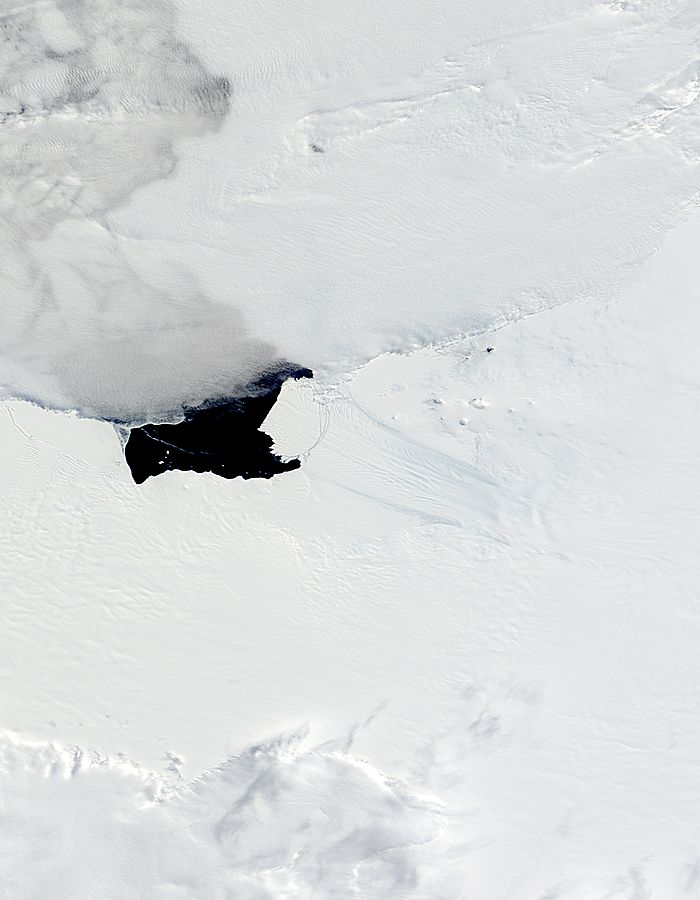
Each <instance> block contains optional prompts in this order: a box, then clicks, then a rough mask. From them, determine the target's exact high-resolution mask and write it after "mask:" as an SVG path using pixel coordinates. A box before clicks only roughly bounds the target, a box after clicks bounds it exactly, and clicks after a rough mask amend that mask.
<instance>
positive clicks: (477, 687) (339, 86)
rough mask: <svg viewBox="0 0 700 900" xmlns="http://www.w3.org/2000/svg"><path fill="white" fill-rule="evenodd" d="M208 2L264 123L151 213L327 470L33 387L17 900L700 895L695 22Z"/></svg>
mask: <svg viewBox="0 0 700 900" xmlns="http://www.w3.org/2000/svg"><path fill="white" fill-rule="evenodd" d="M183 12H186V15H183V17H182V18H181V21H180V28H181V30H182V33H183V34H187V35H188V36H189V39H190V40H191V41H192V44H193V47H194V49H195V50H196V52H197V53H198V54H199V55H200V56H201V57H202V58H203V59H205V61H206V63H207V65H208V66H209V67H210V68H212V70H216V71H218V70H223V69H226V70H227V71H228V74H229V76H230V77H232V78H233V84H234V97H235V98H236V99H235V104H234V108H233V112H232V114H231V115H230V116H229V117H228V118H227V119H226V120H225V122H224V123H223V125H222V128H221V129H220V130H219V131H218V132H216V133H213V134H208V135H204V136H202V137H200V138H197V139H192V140H191V141H190V142H189V143H188V145H187V147H186V148H183V149H181V153H182V156H181V161H180V164H179V167H178V170H177V173H176V175H175V177H173V178H169V179H166V180H164V181H162V182H158V183H154V184H151V185H149V186H147V187H145V188H143V189H142V191H141V192H138V193H137V194H135V195H134V197H132V199H131V200H130V201H129V203H128V204H126V205H125V206H124V207H122V208H120V209H118V210H115V211H113V212H110V213H109V221H110V227H112V228H114V229H115V232H119V233H122V234H123V235H124V238H123V239H124V241H126V242H133V246H134V248H138V249H134V250H133V253H134V258H136V257H138V255H139V254H143V259H144V260H146V262H144V263H143V265H144V266H145V267H150V268H149V272H150V275H149V277H153V278H155V279H156V281H157V279H158V277H159V275H158V271H159V268H158V267H159V266H160V265H163V266H165V265H166V264H167V260H168V259H169V258H170V256H172V254H173V253H175V252H176V250H177V253H178V254H180V257H181V260H184V262H183V265H185V264H186V266H187V267H189V268H190V269H191V271H192V272H194V273H196V277H197V279H199V280H200V285H201V286H202V290H203V291H204V292H205V294H206V295H207V296H212V297H216V299H217V300H220V301H221V302H224V300H225V298H224V294H226V296H227V297H228V298H229V299H231V298H233V297H234V296H235V303H232V305H234V306H237V308H239V311H240V310H244V315H245V317H246V320H247V323H248V327H249V330H250V334H251V335H252V336H253V338H258V337H261V336H266V337H268V338H269V339H271V340H272V341H273V343H275V345H276V346H277V347H279V348H281V349H283V350H284V353H285V354H286V355H289V356H296V357H297V361H298V362H300V363H302V364H320V365H321V369H322V371H321V372H320V377H319V379H318V381H317V382H315V383H311V384H309V383H306V382H298V383H293V384H289V385H287V386H286V387H285V388H284V390H283V394H282V397H281V399H280V401H279V403H278V404H277V406H276V407H275V408H274V409H273V412H272V414H271V415H270V417H269V419H268V421H267V422H266V424H265V429H266V430H267V431H268V432H269V433H270V434H272V435H273V436H274V438H275V441H276V446H277V449H278V451H279V452H280V453H283V454H287V455H290V456H293V455H299V454H301V455H302V458H303V466H302V468H301V469H300V470H298V471H296V472H292V473H288V474H286V475H284V476H281V477H278V478H275V479H274V480H272V481H270V482H262V481H253V482H243V481H240V480H234V481H230V482H227V481H224V480H221V479H218V478H216V477H215V476H207V475H195V474H192V473H181V472H169V473H166V474H164V475H162V476H160V477H158V478H156V479H151V480H149V481H147V482H146V483H145V484H143V485H141V486H136V485H134V484H133V483H132V482H131V480H130V478H129V474H128V470H127V469H126V466H125V464H124V461H123V456H122V453H121V448H120V445H119V440H118V437H117V435H116V433H115V431H114V430H113V429H112V428H111V426H110V425H108V424H106V423H104V422H102V423H101V422H96V421H91V420H87V419H79V418H77V417H75V416H71V415H67V414H65V413H58V412H49V411H46V410H43V409H41V408H39V407H37V406H32V405H30V404H28V403H25V402H19V401H8V402H5V403H4V404H3V405H2V407H1V409H0V446H1V447H2V472H1V473H0V479H1V484H2V491H3V494H2V496H3V502H2V504H0V561H1V562H0V565H1V567H2V573H3V582H2V583H3V588H2V591H3V596H2V607H3V629H2V634H1V636H0V685H1V686H2V688H1V691H0V714H1V716H0V723H1V724H2V727H3V729H4V737H3V742H2V747H0V782H1V784H2V788H1V790H0V798H1V799H0V896H3V897H7V898H8V900H9V898H12V900H19V898H22V900H24V898H38V897H42V898H43V897H58V898H66V900H68V898H71V900H74V898H82V897H85V898H91V900H92V898H95V897H109V898H111V897H115V898H116V897H119V898H132V897H133V898H155V897H170V898H187V900H194V898H197V900H204V898H206V900H209V898H212V900H214V898H216V900H218V898H236V900H238V898H241V900H248V898H251V900H252V898H255V900H259V898H275V900H277V898H292V897H293V898H306V897H314V898H333V900H340V898H345V897H347V898H350V897H362V898H375V897H376V898H377V900H378V898H413V900H416V898H420V900H439V898H440V900H441V898H445V900H453V898H462V897H465V898H471V897H474V898H478V900H506V898H507V900H544V898H547V900H553V898H557V900H559V898H562V900H641V898H647V897H653V898H655V900H656V898H659V900H667V898H669V900H676V898H679V900H680V898H684V897H690V898H693V897H700V876H699V875H698V872H700V845H699V844H698V842H697V841H696V839H695V835H696V833H697V830H698V828H697V826H698V812H697V803H696V800H695V798H696V794H697V789H698V768H697V751H698V742H699V737H700V734H699V731H700V726H699V725H698V704H699V703H700V661H699V659H698V654H697V645H698V637H699V634H698V631H699V629H700V616H699V613H698V597H697V584H698V576H699V575H700V573H699V572H698V568H699V566H698V560H697V552H696V546H697V536H698V533H699V525H700V522H699V521H698V519H699V516H700V495H698V492H697V489H696V484H697V481H698V461H697V459H698V453H697V450H698V436H699V435H698V424H697V423H698V413H700V410H699V409H698V405H699V402H698V397H699V394H698V390H699V388H700V368H699V364H698V361H697V352H696V338H695V336H696V335H697V333H698V325H699V324H700V323H698V315H699V312H698V310H699V309H700V306H699V305H698V288H697V285H698V283H699V280H700V270H699V268H700V263H698V260H697V252H696V247H697V245H698V239H699V238H700V219H698V217H697V214H692V206H693V202H694V201H693V192H694V190H695V189H696V181H695V179H696V178H697V171H698V170H697V165H696V159H697V154H696V144H695V136H696V134H697V126H696V123H695V114H696V111H695V107H694V105H693V104H694V102H695V99H694V98H695V93H696V92H697V62H696V60H695V56H694V54H695V53H696V52H697V48H696V47H695V46H694V42H695V41H696V40H697V32H696V29H697V14H696V13H695V12H694V10H693V8H692V7H690V6H685V5H684V4H680V3H667V4H650V5H642V4H620V5H617V6H595V7H594V6H592V5H587V4H580V6H579V7H577V8H576V9H573V10H570V11H568V12H567V14H566V16H563V15H561V14H560V12H558V11H557V10H554V9H553V8H549V7H548V6H547V5H545V4H540V5H539V6H533V5H532V4H527V5H526V4H521V5H520V6H519V5H517V4H511V5H509V6H508V7H507V8H506V9H501V8H499V9H498V10H497V11H488V10H487V11H481V12H478V11H475V10H473V9H470V8H467V7H459V8H458V9H457V8H455V9H450V10H445V11H444V14H441V15H440V16H436V15H435V13H434V10H433V9H432V8H428V6H427V5H426V6H425V7H421V6H419V5H415V4H414V5H412V6H411V7H410V9H400V10H396V9H393V8H391V7H390V6H389V5H388V4H376V3H375V4H371V5H369V4H368V5H367V6H366V7H362V6H360V7H359V8H356V7H354V6H353V8H352V9H350V8H348V11H347V12H343V11H342V10H334V11H333V16H334V17H335V18H333V20H332V22H331V21H330V19H329V17H330V13H329V12H328V10H327V9H326V10H324V11H323V14H321V12H319V10H317V9H315V8H312V7H308V6H307V7H304V6H302V5H298V6H296V7H295V6H292V5H288V4H285V6H284V9H282V8H281V7H280V8H279V9H277V8H275V7H273V6H271V5H268V6H267V7H266V9H264V10H262V11H261V10H257V12H255V11H253V10H252V8H251V9H250V10H246V8H245V7H242V8H241V9H240V10H237V12H236V15H235V16H234V15H232V14H231V13H230V11H226V14H224V12H223V11H221V13H217V12H216V11H211V10H207V11H206V13H205V12H204V11H202V10H200V11H197V10H195V9H194V8H192V9H189V10H188V11H183ZM254 12H255V15H254ZM283 15H284V16H286V18H285V19H284V27H281V25H280V23H281V21H282V20H281V18H280V17H281V16H283ZM234 47H235V48H238V49H237V55H236V59H235V60H233V48H234ZM232 60H233V61H232ZM694 67H695V68H694ZM489 73H490V74H489ZM474 85H477V86H478V89H477V90H472V87H470V86H474ZM509 110H510V112H508V111H509ZM309 135H313V136H314V139H315V137H316V135H318V136H319V139H322V140H323V141H324V142H325V144H324V146H327V147H328V149H327V151H326V152H325V153H324V154H313V155H310V154H309V152H308V146H307V144H305V143H304V142H305V141H307V139H308V136H309ZM212 160H215V161H216V163H217V166H218V168H216V167H214V166H213V164H212ZM274 160H276V161H277V162H276V163H275V165H274V166H273V165H272V161H274ZM227 165H228V166H229V168H228V169H227ZM457 186H459V187H457ZM375 209H376V212H377V215H376V216H375V215H374V214H373V210H375ZM86 227H87V226H86V224H85V223H84V222H83V223H82V224H81V223H80V222H77V223H76V222H68V223H67V224H66V223H64V224H63V225H61V226H60V228H57V229H56V230H55V231H54V232H53V233H52V236H51V237H49V238H47V239H46V240H47V243H46V245H45V248H44V249H46V248H48V247H49V246H52V247H53V249H54V251H55V252H56V254H57V257H56V258H59V257H60V258H64V259H70V256H69V254H70V253H71V252H73V253H74V254H75V255H76V258H77V257H79V255H80V252H81V247H80V244H79V243H76V242H73V243H72V244H71V246H72V247H73V249H72V250H71V249H70V248H69V246H68V244H67V243H66V242H65V240H66V239H67V238H68V236H69V232H70V230H71V229H73V228H79V229H80V228H82V229H84V228H86ZM666 235H668V236H667V237H666V239H665V242H664V237H665V236H666ZM71 240H72V238H71ZM51 242H53V244H52V243H51ZM662 243H663V246H662V247H661V249H660V250H659V252H658V253H657V254H656V255H654V256H652V257H651V258H648V257H649V254H650V253H651V252H652V250H653V248H654V247H657V246H659V245H660V244H662ZM175 244H177V248H176V249H174V248H175ZM195 245H196V246H197V248H198V250H197V254H196V255H195V253H194V252H192V253H190V250H191V249H192V247H193V246H195ZM129 246H131V244H129ZM207 247H208V248H209V249H207ZM144 248H148V249H144ZM37 252H38V251H37ZM52 252H53V251H52ZM94 252H95V253H96V254H98V256H99V251H98V250H95V251H94ZM124 252H126V253H128V252H130V251H129V250H126V251H124ZM64 253H65V254H68V255H66V256H61V254H64ZM208 254H209V255H208ZM45 259H48V257H45ZM136 264H137V263H136V262H135V263H134V265H136ZM51 271H53V270H51ZM56 271H58V270H56ZM163 271H164V269H163ZM217 292H218V294H217ZM226 302H228V301H226ZM528 312H533V313H534V314H532V315H525V313H528ZM506 320H507V321H508V322H509V324H506V325H504V326H503V327H496V326H497V325H499V324H500V323H502V322H503V321H506ZM489 323H490V324H489ZM263 325H264V327H265V331H264V333H262V332H260V329H262V327H263ZM479 329H484V330H483V331H481V332H479ZM458 330H465V331H471V337H465V338H462V339H458V340H457V339H455V340H453V341H451V342H450V341H447V342H443V343H441V344H438V345H434V346H432V347H428V348H425V349H422V350H417V351H415V352H413V353H403V354H387V355H380V356H378V357H377V358H375V359H374V360H372V362H370V363H369V364H368V365H366V366H364V367H363V368H360V369H359V370H357V371H355V372H354V373H352V374H347V370H348V368H349V366H350V365H351V364H354V363H356V362H358V361H361V360H362V359H364V358H367V357H369V356H373V355H375V354H377V353H379V352H380V351H382V350H386V349H387V348H391V347H394V346H406V345H408V344H410V343H411V341H413V340H414V339H415V340H418V341H425V340H427V338H429V337H437V336H441V337H446V336H449V335H450V334H451V333H452V332H455V331H458ZM259 332H260V333H259ZM391 335H394V336H395V340H394V338H393V337H391ZM489 346H491V347H493V348H494V350H493V352H492V353H487V352H486V347H489ZM309 354H311V355H313V354H317V356H315V357H314V358H313V359H310V358H308V357H309ZM341 375H344V377H340V376H341ZM74 747H77V748H80V749H79V750H78V749H72V748H74ZM139 766H140V767H141V768H139ZM203 772H206V773H207V774H206V775H205V776H204V777H203V778H199V777H198V776H200V775H201V773H203Z"/></svg>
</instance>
